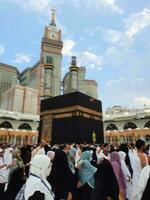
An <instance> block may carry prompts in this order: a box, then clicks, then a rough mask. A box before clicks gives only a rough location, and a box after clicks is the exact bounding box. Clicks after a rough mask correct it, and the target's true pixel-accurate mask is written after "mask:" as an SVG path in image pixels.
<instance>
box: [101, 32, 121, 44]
mask: <svg viewBox="0 0 150 200" xmlns="http://www.w3.org/2000/svg"><path fill="white" fill-rule="evenodd" d="M121 38H122V33H121V32H119V31H116V30H112V29H109V30H107V31H106V32H105V39H106V40H107V41H110V42H111V43H117V42H119V41H120V40H121Z"/></svg>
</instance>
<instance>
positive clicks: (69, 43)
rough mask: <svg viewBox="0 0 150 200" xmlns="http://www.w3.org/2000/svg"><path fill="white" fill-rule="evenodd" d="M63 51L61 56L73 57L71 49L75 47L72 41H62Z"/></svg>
mask: <svg viewBox="0 0 150 200" xmlns="http://www.w3.org/2000/svg"><path fill="white" fill-rule="evenodd" d="M63 45H64V46H63V49H62V54H63V55H64V56H72V55H73V51H72V50H73V47H74V46H75V45H76V43H75V42H74V41H73V40H69V39H66V40H63Z"/></svg>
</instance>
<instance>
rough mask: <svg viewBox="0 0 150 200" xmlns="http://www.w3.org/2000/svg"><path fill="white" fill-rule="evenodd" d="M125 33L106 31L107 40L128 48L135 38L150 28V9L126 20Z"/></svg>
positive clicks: (132, 15)
mask: <svg viewBox="0 0 150 200" xmlns="http://www.w3.org/2000/svg"><path fill="white" fill-rule="evenodd" d="M124 23H125V26H124V27H125V28H124V30H123V31H117V30H112V29H109V30H107V31H105V39H106V40H107V41H109V42H111V43H115V44H118V43H119V45H120V44H121V45H123V46H126V45H127V44H130V43H132V40H133V39H134V37H135V36H136V35H137V34H139V33H140V32H141V31H142V30H143V29H144V28H147V27H148V26H150V9H147V8H144V9H143V10H142V11H141V12H137V13H132V14H131V15H129V17H128V18H127V19H125V20H124Z"/></svg>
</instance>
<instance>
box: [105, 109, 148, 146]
mask: <svg viewBox="0 0 150 200" xmlns="http://www.w3.org/2000/svg"><path fill="white" fill-rule="evenodd" d="M104 135H105V140H106V142H110V143H118V142H119V143H122V142H135V141H136V140H137V139H139V138H141V139H144V140H145V141H146V142H147V143H150V108H148V107H145V108H143V109H129V108H127V107H121V106H114V107H112V108H108V109H107V110H106V112H105V114H104Z"/></svg>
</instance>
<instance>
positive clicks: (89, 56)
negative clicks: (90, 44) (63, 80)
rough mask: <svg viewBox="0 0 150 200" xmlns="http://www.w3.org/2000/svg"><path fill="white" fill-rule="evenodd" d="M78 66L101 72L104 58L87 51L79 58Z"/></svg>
mask: <svg viewBox="0 0 150 200" xmlns="http://www.w3.org/2000/svg"><path fill="white" fill-rule="evenodd" d="M78 64H79V66H86V67H87V68H89V69H97V70H101V69H102V68H101V65H102V57H101V56H97V55H96V54H94V53H91V52H89V51H85V52H83V54H82V55H81V56H79V62H78Z"/></svg>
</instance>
